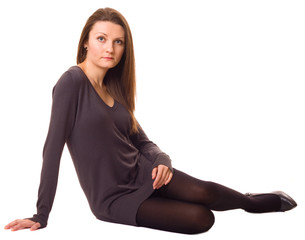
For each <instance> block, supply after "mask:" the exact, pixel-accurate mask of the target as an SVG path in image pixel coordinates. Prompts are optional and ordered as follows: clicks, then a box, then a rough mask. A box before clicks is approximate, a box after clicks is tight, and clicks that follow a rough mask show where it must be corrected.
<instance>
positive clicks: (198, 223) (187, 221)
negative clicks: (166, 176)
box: [137, 169, 281, 234]
mask: <svg viewBox="0 0 305 240" xmlns="http://www.w3.org/2000/svg"><path fill="white" fill-rule="evenodd" d="M280 206H281V201H280V198H279V197H278V196H277V195H275V194H264V195H259V196H256V197H248V196H246V195H244V194H241V193H239V192H236V191H235V190H232V189H229V188H227V187H225V186H222V185H220V184H217V183H213V182H207V181H202V180H199V179H196V178H193V177H191V176H189V175H187V174H185V173H183V172H180V171H178V170H177V169H175V170H174V176H173V178H172V180H171V182H170V183H169V184H168V185H167V186H163V187H162V188H160V189H159V190H156V191H155V192H154V193H153V194H152V195H151V196H150V197H149V198H148V199H146V200H145V201H144V202H143V203H142V204H141V206H140V207H139V209H138V213H137V223H138V225H139V226H143V227H149V228H154V229H159V230H165V231H171V232H178V233H186V234H195V233H202V232H206V231H208V230H209V229H210V228H211V227H212V226H213V224H214V214H213V213H212V211H211V210H215V211H225V210H231V209H238V208H241V209H244V210H245V211H247V212H252V213H264V212H274V211H278V210H279V209H280Z"/></svg>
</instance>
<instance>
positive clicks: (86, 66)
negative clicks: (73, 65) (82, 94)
mask: <svg viewBox="0 0 305 240" xmlns="http://www.w3.org/2000/svg"><path fill="white" fill-rule="evenodd" d="M78 66H79V67H80V68H81V69H82V70H83V71H84V73H85V74H86V76H87V77H88V79H89V80H90V81H91V82H92V83H93V84H94V85H98V86H99V87H100V88H102V87H103V81H104V77H105V75H106V73H107V70H108V69H103V68H100V67H97V66H96V65H94V64H92V63H90V62H87V61H86V60H85V61H84V62H82V63H80V64H79V65H78Z"/></svg>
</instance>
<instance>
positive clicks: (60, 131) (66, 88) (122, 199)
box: [29, 66, 173, 228]
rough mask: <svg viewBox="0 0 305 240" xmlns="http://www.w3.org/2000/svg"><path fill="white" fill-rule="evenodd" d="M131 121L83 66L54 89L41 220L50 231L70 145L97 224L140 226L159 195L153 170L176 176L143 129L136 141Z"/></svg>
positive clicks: (39, 204)
mask: <svg viewBox="0 0 305 240" xmlns="http://www.w3.org/2000/svg"><path fill="white" fill-rule="evenodd" d="M130 129H131V117H130V114H129V112H128V111H127V109H126V108H125V107H124V106H123V105H122V104H120V103H119V102H117V101H116V100H115V101H114V105H113V106H112V107H110V106H108V105H107V104H106V103H105V102H103V100H102V99H101V98H100V97H99V95H98V94H97V92H96V91H95V89H94V87H93V86H92V84H91V82H90V81H89V79H88V78H87V77H86V75H85V73H84V72H83V71H82V70H81V68H79V67H78V66H73V67H71V68H70V69H69V70H67V71H66V72H65V73H64V74H63V75H62V76H61V78H60V79H59V80H58V82H57V83H56V85H55V86H54V89H53V103H52V112H51V120H50V126H49V131H48V135H47V139H46V142H45V145H44V149H43V164H42V170H41V177H40V186H39V190H38V200H37V204H36V206H37V214H34V216H33V217H32V218H29V219H31V220H33V221H36V222H39V223H40V224H41V228H43V227H46V225H47V222H48V217H49V214H50V211H51V208H52V205H53V201H54V197H55V192H56V187H57V180H58V172H59V166H60V158H61V155H62V151H63V148H64V145H65V144H67V146H68V149H69V152H70V155H71V158H72V160H73V163H74V166H75V170H76V172H77V176H78V179H79V182H80V185H81V187H82V189H83V191H84V193H85V195H86V197H87V200H88V203H89V205H90V209H91V211H92V213H93V214H94V215H95V216H96V218H97V219H100V220H104V221H109V222H116V223H123V224H129V225H134V226H136V225H137V223H136V213H137V210H138V208H139V206H140V204H141V203H142V202H143V201H144V200H145V199H147V198H148V197H149V196H150V195H151V194H152V193H153V191H154V190H153V188H152V184H153V180H152V178H151V172H152V169H153V168H154V167H156V166H158V165H159V164H163V165H166V166H168V167H169V168H170V169H171V170H172V171H173V169H172V166H171V160H170V158H169V156H168V155H167V154H165V153H164V152H162V151H161V150H160V149H159V147H158V146H157V145H156V144H154V143H153V142H152V141H150V140H149V139H148V138H147V136H146V134H145V133H144V131H143V129H142V128H141V127H139V133H137V134H132V135H130Z"/></svg>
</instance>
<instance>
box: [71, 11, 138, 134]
mask: <svg viewBox="0 0 305 240" xmlns="http://www.w3.org/2000/svg"><path fill="white" fill-rule="evenodd" d="M98 21H108V22H112V23H115V24H118V25H121V26H122V27H123V29H124V32H125V47H124V53H123V56H122V58H121V61H120V62H119V63H118V65H117V66H115V67H114V68H111V69H109V70H108V72H107V74H106V76H105V78H104V84H105V85H106V87H107V90H108V91H109V93H110V95H111V96H112V97H113V98H115V99H116V100H117V101H118V102H119V103H121V104H122V105H124V106H125V107H126V108H127V110H128V111H129V113H130V115H131V133H136V132H138V128H137V121H136V119H135V116H134V110H135V97H136V74H135V58H134V50H133V41H132V35H131V31H130V28H129V25H128V23H127V21H126V19H125V18H124V17H123V15H122V14H121V13H119V12H118V11H117V10H115V9H112V8H100V9H98V10H96V11H95V12H94V13H93V14H92V15H91V16H90V17H89V18H88V20H87V22H86V24H85V26H84V28H83V31H82V34H81V36H80V40H79V44H78V51H77V64H80V63H82V62H83V61H85V59H86V56H87V51H86V49H85V47H84V44H85V43H86V42H87V41H88V40H89V32H90V31H91V29H92V27H93V25H94V24H95V23H96V22H98Z"/></svg>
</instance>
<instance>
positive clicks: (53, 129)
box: [28, 72, 78, 228]
mask: <svg viewBox="0 0 305 240" xmlns="http://www.w3.org/2000/svg"><path fill="white" fill-rule="evenodd" d="M77 95H78V94H77V88H76V87H75V83H74V79H73V78H72V77H71V73H69V72H65V73H64V74H63V75H62V76H61V78H60V79H59V80H58V82H57V83H56V85H55V86H54V88H53V94H52V112H51V119H50V125H49V131H48V135H47V138H46V141H45V144H44V148H43V163H42V170H41V175H40V185H39V189H38V200H37V204H36V207H37V214H35V215H34V216H33V217H32V218H28V219H30V220H32V221H35V222H39V223H40V224H41V227H40V228H44V227H46V226H47V222H48V217H49V213H50V211H51V209H52V205H53V201H54V197H55V192H56V187H57V180H58V172H59V165H60V158H61V155H62V151H63V148H64V145H65V143H66V140H67V138H68V137H69V135H70V133H71V130H72V128H73V125H74V120H75V115H76V109H77Z"/></svg>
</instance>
